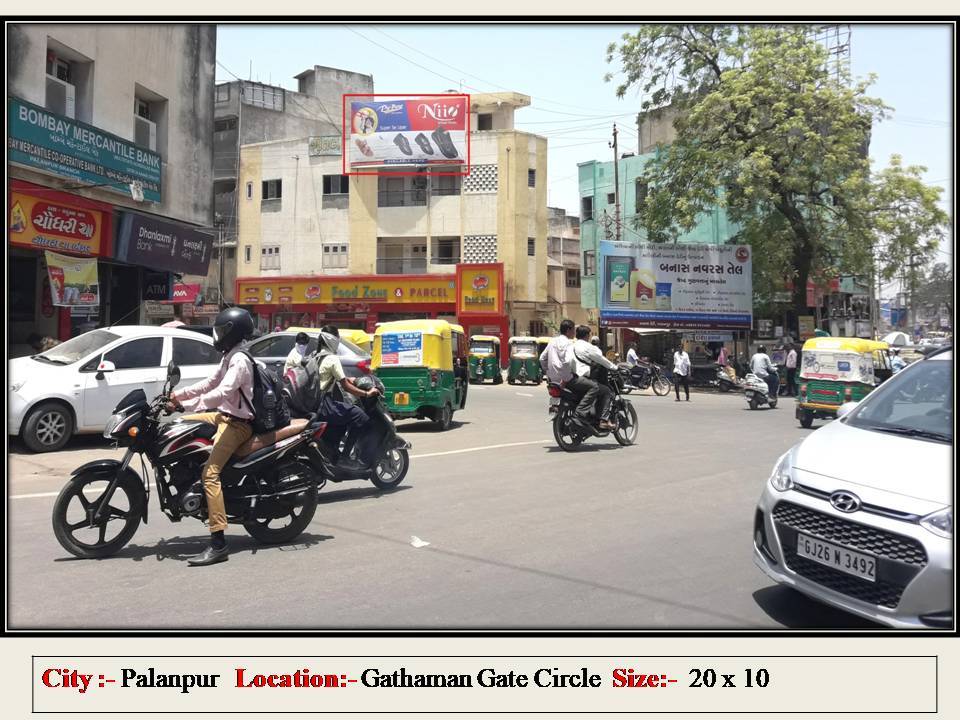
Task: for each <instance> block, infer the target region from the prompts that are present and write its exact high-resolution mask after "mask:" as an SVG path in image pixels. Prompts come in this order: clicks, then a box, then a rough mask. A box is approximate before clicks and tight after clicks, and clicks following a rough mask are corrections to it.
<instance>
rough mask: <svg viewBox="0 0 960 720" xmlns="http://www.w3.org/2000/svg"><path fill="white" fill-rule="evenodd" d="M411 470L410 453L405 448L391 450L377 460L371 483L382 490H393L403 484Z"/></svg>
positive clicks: (371, 474)
mask: <svg viewBox="0 0 960 720" xmlns="http://www.w3.org/2000/svg"><path fill="white" fill-rule="evenodd" d="M409 469H410V453H408V452H407V451H406V449H403V448H390V449H389V450H387V451H386V452H385V453H384V454H383V457H381V458H380V459H379V460H377V464H376V465H375V466H374V468H373V471H372V472H371V473H370V482H372V483H373V484H374V485H376V486H377V487H378V488H380V489H381V490H393V489H394V488H395V487H396V486H397V485H399V484H400V483H401V482H403V479H404V478H405V477H406V476H407V471H408V470H409Z"/></svg>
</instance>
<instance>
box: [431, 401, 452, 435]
mask: <svg viewBox="0 0 960 720" xmlns="http://www.w3.org/2000/svg"><path fill="white" fill-rule="evenodd" d="M434 422H435V423H436V424H437V429H438V430H441V431H444V430H449V429H450V424H451V423H452V422H453V408H451V407H450V403H444V405H443V407H442V408H440V409H439V410H437V411H436V414H435V415H434Z"/></svg>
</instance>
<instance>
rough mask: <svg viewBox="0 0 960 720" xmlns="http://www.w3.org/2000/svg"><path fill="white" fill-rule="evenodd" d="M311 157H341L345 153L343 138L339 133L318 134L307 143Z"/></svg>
mask: <svg viewBox="0 0 960 720" xmlns="http://www.w3.org/2000/svg"><path fill="white" fill-rule="evenodd" d="M307 148H308V152H309V155H310V157H325V156H332V157H340V156H341V155H342V154H343V138H342V137H340V136H339V135H317V136H314V137H311V138H310V139H309V141H308V143H307Z"/></svg>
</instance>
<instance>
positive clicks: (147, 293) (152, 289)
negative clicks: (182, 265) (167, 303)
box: [143, 273, 173, 302]
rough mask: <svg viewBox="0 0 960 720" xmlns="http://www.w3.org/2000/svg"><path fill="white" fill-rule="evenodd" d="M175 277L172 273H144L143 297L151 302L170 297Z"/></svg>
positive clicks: (161, 300)
mask: <svg viewBox="0 0 960 720" xmlns="http://www.w3.org/2000/svg"><path fill="white" fill-rule="evenodd" d="M172 287H173V277H172V276H171V275H170V273H144V276H143V299H144V300H145V301H150V302H163V301H164V300H169V299H170V294H171V288H172Z"/></svg>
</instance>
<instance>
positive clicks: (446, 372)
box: [371, 320, 467, 430]
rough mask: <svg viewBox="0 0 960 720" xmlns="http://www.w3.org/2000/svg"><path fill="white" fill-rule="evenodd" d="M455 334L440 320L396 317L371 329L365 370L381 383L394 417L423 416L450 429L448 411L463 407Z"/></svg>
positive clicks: (460, 343) (459, 343)
mask: <svg viewBox="0 0 960 720" xmlns="http://www.w3.org/2000/svg"><path fill="white" fill-rule="evenodd" d="M455 327H456V328H457V330H455V329H454V328H455ZM458 331H459V332H458ZM461 338H463V328H460V327H459V326H453V325H450V323H448V322H446V321H445V320H399V321H397V322H386V323H381V324H380V325H379V326H378V327H377V332H376V333H375V334H374V336H373V358H372V360H371V368H372V369H373V372H374V373H375V374H376V375H377V377H378V378H380V380H381V381H382V382H383V386H384V389H385V397H384V401H385V402H386V404H387V408H388V409H389V411H390V414H391V415H392V416H393V417H394V418H396V419H398V420H401V419H404V418H420V419H424V418H426V419H430V420H433V422H434V423H436V425H437V428H438V429H440V430H448V429H449V428H450V424H451V421H452V419H453V413H454V412H455V411H456V410H461V409H463V408H464V406H465V405H466V392H467V384H466V378H465V377H464V375H465V373H464V372H463V371H462V369H459V368H462V367H463V362H462V359H463V355H464V351H465V343H464V342H463V341H462V340H461ZM458 356H459V357H460V359H461V361H460V363H459V364H457V358H458Z"/></svg>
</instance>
